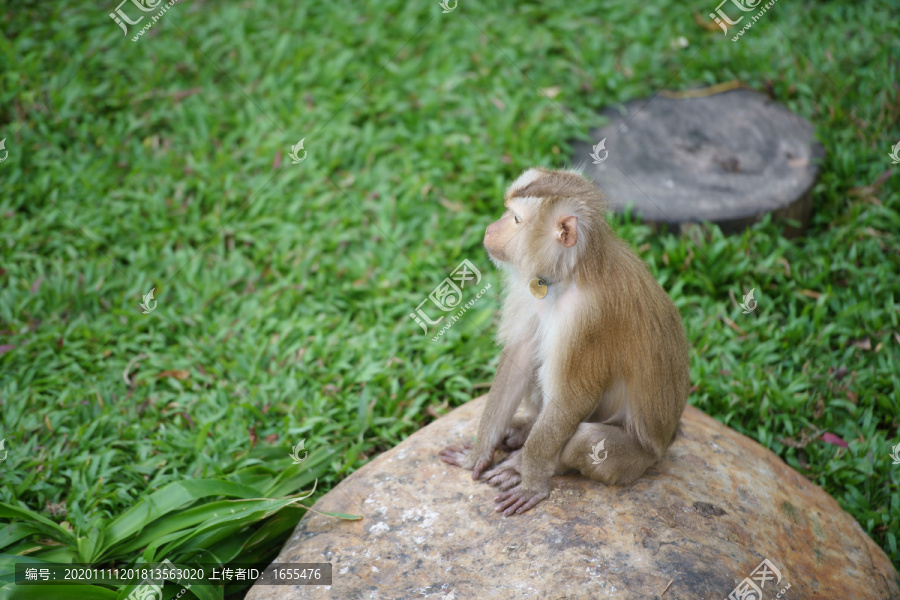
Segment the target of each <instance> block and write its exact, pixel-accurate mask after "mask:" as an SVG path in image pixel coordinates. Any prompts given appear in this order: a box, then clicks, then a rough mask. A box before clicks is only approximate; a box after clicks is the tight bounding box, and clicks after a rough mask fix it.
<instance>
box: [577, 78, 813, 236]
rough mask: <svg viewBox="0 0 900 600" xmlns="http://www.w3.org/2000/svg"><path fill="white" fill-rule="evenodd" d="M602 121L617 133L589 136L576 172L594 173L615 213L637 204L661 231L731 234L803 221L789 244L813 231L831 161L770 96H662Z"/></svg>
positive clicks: (808, 128)
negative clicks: (818, 194)
mask: <svg viewBox="0 0 900 600" xmlns="http://www.w3.org/2000/svg"><path fill="white" fill-rule="evenodd" d="M603 114H604V115H606V116H607V117H608V118H609V119H610V123H609V125H607V126H606V127H603V128H600V129H596V130H594V131H592V132H591V138H592V139H593V144H587V143H585V142H573V143H572V146H573V149H574V151H575V155H574V156H573V158H572V163H573V164H575V165H580V164H585V165H586V169H585V175H587V176H590V177H592V178H593V179H594V181H596V182H597V185H599V186H600V189H602V190H603V191H604V192H606V193H607V195H608V196H609V198H610V201H611V204H612V208H613V210H615V211H616V212H623V211H624V210H625V209H626V207H627V206H628V205H633V206H634V208H635V210H636V212H637V213H638V214H639V215H640V217H641V218H642V219H643V220H644V221H646V222H649V223H651V224H653V225H656V226H660V225H665V226H667V227H668V228H670V229H674V230H676V231H677V230H680V229H681V226H682V225H684V224H687V223H697V222H702V221H709V222H713V223H716V224H718V225H719V226H720V227H721V228H722V230H723V231H724V232H726V233H734V232H738V231H741V230H743V229H744V228H746V227H747V226H748V225H750V224H752V223H754V222H755V221H758V220H759V219H760V218H761V217H762V216H763V215H765V214H766V213H774V216H775V217H776V218H782V219H785V218H789V219H795V220H797V221H799V223H800V227H799V228H794V227H791V226H788V227H787V228H786V231H785V235H787V236H788V237H795V236H797V235H800V234H802V233H803V231H805V229H806V227H807V225H808V223H809V218H810V215H811V214H812V207H813V205H812V194H811V192H812V187H813V184H814V183H815V181H816V178H817V176H818V171H819V167H818V164H817V161H818V160H819V159H821V158H822V157H823V156H824V152H823V150H822V147H821V145H820V144H818V143H817V142H816V141H815V140H814V138H813V133H814V131H813V126H812V124H811V123H810V122H809V121H807V120H806V119H803V118H802V117H799V116H797V115H795V114H793V113H791V112H790V111H788V110H787V109H786V108H785V107H783V106H782V105H780V104H778V103H776V102H773V101H772V100H770V99H769V98H767V97H766V96H765V95H763V94H760V93H757V92H752V91H749V90H743V89H739V90H733V91H729V92H724V93H720V94H715V95H710V96H704V97H692V98H668V97H663V96H654V97H653V98H651V99H650V100H649V101H648V100H634V101H631V102H629V103H627V104H626V105H625V107H624V110H623V111H622V112H619V111H616V110H613V109H606V110H604V111H603ZM604 139H605V140H606V141H605V144H604V145H605V149H598V151H597V152H596V153H595V155H596V157H597V158H594V157H592V156H591V153H592V146H593V145H596V144H599V143H600V142H601V140H604ZM606 152H608V153H609V154H608V155H607V154H606ZM604 157H605V160H602V162H600V163H599V164H594V162H595V161H596V160H597V159H604Z"/></svg>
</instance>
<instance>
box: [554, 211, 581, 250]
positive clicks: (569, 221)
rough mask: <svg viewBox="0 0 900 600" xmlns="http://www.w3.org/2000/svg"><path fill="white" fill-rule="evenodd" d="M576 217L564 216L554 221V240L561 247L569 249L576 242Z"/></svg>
mask: <svg viewBox="0 0 900 600" xmlns="http://www.w3.org/2000/svg"><path fill="white" fill-rule="evenodd" d="M577 225H578V217H576V216H575V215H564V216H562V217H560V218H559V219H557V220H556V239H558V240H559V241H560V242H561V243H562V245H563V246H565V247H566V248H571V247H572V246H574V245H575V242H577V241H578V228H577Z"/></svg>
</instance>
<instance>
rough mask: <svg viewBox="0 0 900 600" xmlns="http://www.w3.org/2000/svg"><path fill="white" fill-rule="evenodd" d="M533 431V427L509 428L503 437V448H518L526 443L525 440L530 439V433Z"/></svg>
mask: <svg viewBox="0 0 900 600" xmlns="http://www.w3.org/2000/svg"><path fill="white" fill-rule="evenodd" d="M530 431H531V428H530V427H528V428H524V427H521V428H518V427H517V428H512V427H511V428H510V429H508V430H507V433H506V437H505V438H503V442H502V443H501V444H502V446H501V447H502V448H503V449H504V450H506V451H510V450H518V449H519V448H521V447H522V446H524V445H525V440H526V439H528V434H529V432H530Z"/></svg>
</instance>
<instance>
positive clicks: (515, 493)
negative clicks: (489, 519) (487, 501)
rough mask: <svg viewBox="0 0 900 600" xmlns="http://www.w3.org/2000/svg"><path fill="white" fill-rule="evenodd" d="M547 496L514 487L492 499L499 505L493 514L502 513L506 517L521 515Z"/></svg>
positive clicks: (544, 493) (543, 493) (545, 493)
mask: <svg viewBox="0 0 900 600" xmlns="http://www.w3.org/2000/svg"><path fill="white" fill-rule="evenodd" d="M548 495H549V494H548V493H547V492H533V491H529V490H524V489H522V488H521V487H516V488H513V489H512V490H510V491H508V492H503V493H502V494H500V495H499V496H497V497H496V498H494V501H495V502H498V503H499V504H498V506H497V508H496V509H495V512H500V511H503V514H504V515H505V516H507V517H508V516H510V515H512V514H519V513H523V512H525V511H526V510H528V509H530V508H531V507H533V506H534V505H535V504H537V503H538V502H540V501H541V500H543V499H544V498H546V497H547V496H548Z"/></svg>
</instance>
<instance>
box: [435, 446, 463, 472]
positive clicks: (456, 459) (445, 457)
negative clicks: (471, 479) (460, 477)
mask: <svg viewBox="0 0 900 600" xmlns="http://www.w3.org/2000/svg"><path fill="white" fill-rule="evenodd" d="M466 454H468V450H467V449H466V448H460V447H459V446H447V447H446V448H444V449H443V450H441V451H440V453H439V454H438V456H440V457H441V460H442V461H444V462H445V463H447V464H449V465H455V466H457V467H463V466H465V465H464V464H463V461H464V460H465V458H466Z"/></svg>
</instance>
